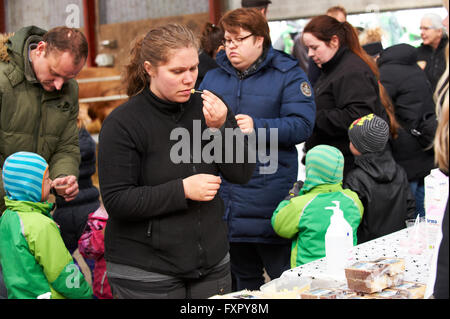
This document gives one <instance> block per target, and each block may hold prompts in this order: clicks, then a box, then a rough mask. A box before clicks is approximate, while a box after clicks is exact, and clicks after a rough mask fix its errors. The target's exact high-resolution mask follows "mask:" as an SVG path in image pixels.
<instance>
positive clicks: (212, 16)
mask: <svg viewBox="0 0 450 319" xmlns="http://www.w3.org/2000/svg"><path fill="white" fill-rule="evenodd" d="M221 17H222V1H221V0H209V21H210V22H211V23H213V24H218V23H219V20H220V18H221Z"/></svg>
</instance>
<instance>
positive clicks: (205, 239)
mask: <svg viewBox="0 0 450 319" xmlns="http://www.w3.org/2000/svg"><path fill="white" fill-rule="evenodd" d="M131 53H132V59H131V62H130V64H129V65H128V66H127V74H126V76H125V81H126V82H125V83H126V84H127V94H128V96H130V99H129V101H128V102H126V103H124V104H123V105H121V106H119V107H118V108H116V109H115V110H114V111H113V112H112V113H111V114H110V115H109V116H108V117H107V118H106V120H105V122H104V123H103V127H102V130H101V132H100V136H99V164H98V166H99V181H100V190H101V194H102V198H103V202H104V205H105V208H106V209H107V211H108V214H109V220H108V226H107V227H106V233H105V259H106V262H107V273H108V280H109V282H110V284H111V288H112V292H113V295H114V296H115V297H116V298H194V299H195V298H207V297H210V296H212V295H215V294H220V293H227V292H230V290H231V277H230V265H229V255H228V241H227V228H226V224H225V222H224V221H223V220H222V216H223V214H224V205H223V202H222V199H221V198H220V197H219V196H218V195H217V191H218V189H219V187H220V183H221V178H220V177H219V173H220V174H221V175H222V176H223V177H224V178H226V179H227V180H229V181H230V182H233V183H246V182H248V180H249V179H250V178H251V176H252V173H253V169H254V167H255V164H249V159H248V156H247V155H248V148H247V143H246V139H245V138H244V137H243V136H239V135H238V136H236V137H235V138H231V139H227V138H225V139H223V140H224V141H222V140H221V137H222V135H223V133H224V131H225V134H227V132H228V131H236V130H235V129H237V128H238V125H237V123H236V120H235V119H234V114H232V112H231V111H230V110H229V109H228V108H227V106H226V105H225V104H224V103H223V101H222V100H221V99H220V98H218V97H216V96H215V95H214V94H212V93H211V92H207V91H204V92H203V93H202V94H201V95H200V94H197V93H195V94H191V89H192V88H193V87H194V84H195V80H196V79H197V72H198V70H197V66H198V63H199V62H198V44H197V40H196V38H195V36H194V34H193V33H192V31H190V30H189V29H188V28H187V27H184V26H180V25H174V24H171V25H166V26H161V27H158V28H156V29H153V30H150V31H149V32H148V33H147V35H146V36H145V37H144V39H142V40H140V41H138V42H136V44H135V46H134V48H133V49H132V51H131ZM238 132H240V131H239V130H238ZM241 135H242V134H241ZM214 143H216V144H214ZM212 146H216V147H212ZM236 150H241V151H243V152H244V153H243V154H242V153H240V154H236ZM230 154H231V156H232V157H233V155H234V157H233V158H232V159H231V160H230V158H229V157H230ZM238 155H244V156H243V157H242V159H241V161H240V162H239V161H238V160H237V158H238Z"/></svg>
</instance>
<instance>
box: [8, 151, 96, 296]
mask: <svg viewBox="0 0 450 319" xmlns="http://www.w3.org/2000/svg"><path fill="white" fill-rule="evenodd" d="M2 178H3V185H4V189H5V192H6V196H5V203H6V210H5V212H4V213H3V215H2V216H1V218H0V263H1V267H2V271H3V279H4V282H5V285H6V289H7V292H8V298H9V299H35V298H38V299H50V298H51V299H62V298H73V299H81V298H83V299H85V298H92V289H91V287H90V286H89V284H88V283H87V282H86V280H85V278H84V276H83V274H82V273H81V271H80V269H79V268H78V267H77V266H76V265H75V264H74V262H73V259H72V256H71V255H70V253H69V251H68V250H67V248H66V246H65V245H64V242H63V240H62V238H61V235H60V232H59V228H58V226H57V225H56V223H55V222H54V221H53V219H52V216H51V215H50V212H51V211H52V209H53V204H52V203H49V202H48V201H47V200H48V196H49V194H50V189H51V183H52V181H51V179H50V178H49V172H48V164H47V162H46V161H45V159H44V158H43V157H41V156H40V155H38V154H35V153H30V152H17V153H14V154H12V155H10V156H9V157H8V158H7V159H6V160H5V162H4V165H3V170H2Z"/></svg>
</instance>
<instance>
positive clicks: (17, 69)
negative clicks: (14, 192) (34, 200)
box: [0, 26, 80, 212]
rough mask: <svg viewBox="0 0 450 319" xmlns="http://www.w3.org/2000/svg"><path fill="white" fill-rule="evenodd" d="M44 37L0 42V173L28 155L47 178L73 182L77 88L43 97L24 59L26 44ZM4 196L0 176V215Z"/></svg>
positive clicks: (22, 33)
mask: <svg viewBox="0 0 450 319" xmlns="http://www.w3.org/2000/svg"><path fill="white" fill-rule="evenodd" d="M45 32H46V31H45V30H42V29H40V28H37V27H34V26H31V27H26V28H22V29H20V30H19V31H17V32H16V33H15V34H14V35H12V36H3V37H2V36H0V167H2V166H3V162H4V160H5V159H6V158H7V157H8V156H9V155H11V154H13V153H15V152H17V151H29V152H34V153H37V154H39V155H41V156H42V157H44V158H45V160H46V161H47V163H48V164H49V166H50V178H52V179H54V178H56V177H58V176H60V175H75V176H77V177H78V167H79V164H80V150H79V146H78V128H77V117H78V85H77V83H76V81H75V80H70V81H68V82H67V83H65V84H64V85H63V87H62V88H61V90H60V91H57V90H55V91H53V92H47V91H45V90H44V89H43V88H42V86H41V85H40V84H39V82H38V81H37V80H36V77H35V74H34V71H33V69H32V67H31V64H30V62H29V59H28V47H29V45H30V43H38V42H39V41H40V40H42V36H43V35H44V34H45ZM4 195H5V192H4V189H3V181H2V179H1V176H0V212H3V211H4V208H5V207H4V202H3V197H4Z"/></svg>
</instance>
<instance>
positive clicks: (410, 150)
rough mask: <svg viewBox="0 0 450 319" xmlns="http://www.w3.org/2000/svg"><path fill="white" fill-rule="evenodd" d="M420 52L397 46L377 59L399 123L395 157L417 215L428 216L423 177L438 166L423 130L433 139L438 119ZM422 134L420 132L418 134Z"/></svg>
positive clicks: (401, 45) (393, 153)
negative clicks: (427, 128) (428, 126)
mask: <svg viewBox="0 0 450 319" xmlns="http://www.w3.org/2000/svg"><path fill="white" fill-rule="evenodd" d="M416 60H417V50H416V49H415V48H414V47H412V46H410V45H409V44H397V45H394V46H391V47H389V48H387V49H385V50H384V51H382V52H381V53H380V57H379V58H378V60H377V64H378V67H379V69H380V81H381V83H382V84H383V86H384V87H385V88H386V91H387V92H388V94H389V96H390V98H391V100H392V102H393V104H394V109H395V117H396V119H397V121H398V122H399V124H400V128H399V130H398V138H397V139H391V148H392V155H393V156H394V159H395V161H396V162H397V163H398V164H399V165H400V166H402V167H403V168H404V169H405V171H406V173H407V175H408V180H409V183H410V185H411V190H412V192H413V194H414V196H415V199H416V212H417V214H419V215H420V216H424V215H425V209H424V203H423V198H424V184H423V183H424V177H425V176H427V175H428V174H430V171H431V170H432V169H433V168H434V167H435V165H434V152H433V149H432V148H431V147H430V145H431V140H430V142H429V144H428V145H427V144H426V141H424V142H422V137H420V136H419V133H421V134H422V133H424V134H425V132H420V131H421V130H422V129H421V128H420V127H421V126H423V124H426V123H427V122H428V123H430V124H432V125H431V126H433V127H431V134H429V135H430V136H431V138H432V137H433V136H434V131H435V124H436V116H435V107H434V102H433V93H432V91H431V87H430V85H429V83H428V81H427V78H426V75H425V73H424V72H423V71H422V70H421V69H420V67H419V66H418V65H417V63H416ZM417 132H419V133H417Z"/></svg>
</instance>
